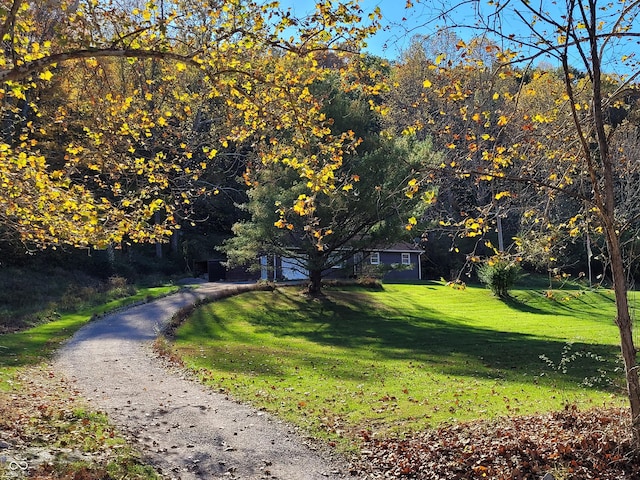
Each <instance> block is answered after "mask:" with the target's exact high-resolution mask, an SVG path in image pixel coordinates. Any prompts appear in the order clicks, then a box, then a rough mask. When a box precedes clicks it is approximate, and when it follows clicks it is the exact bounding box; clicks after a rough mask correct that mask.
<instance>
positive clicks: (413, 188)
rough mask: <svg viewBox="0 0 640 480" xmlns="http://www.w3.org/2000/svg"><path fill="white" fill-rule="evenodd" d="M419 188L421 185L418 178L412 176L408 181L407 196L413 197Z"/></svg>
mask: <svg viewBox="0 0 640 480" xmlns="http://www.w3.org/2000/svg"><path fill="white" fill-rule="evenodd" d="M419 188H420V186H419V184H418V180H417V179H415V178H412V179H410V180H409V181H408V182H407V189H406V191H405V195H406V196H407V198H413V196H414V195H415V194H416V193H417V192H418V189H419Z"/></svg>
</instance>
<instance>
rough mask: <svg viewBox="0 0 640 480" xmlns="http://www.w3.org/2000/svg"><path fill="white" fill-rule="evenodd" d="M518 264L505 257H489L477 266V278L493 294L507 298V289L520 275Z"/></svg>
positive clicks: (509, 288)
mask: <svg viewBox="0 0 640 480" xmlns="http://www.w3.org/2000/svg"><path fill="white" fill-rule="evenodd" d="M520 271H521V269H520V264H518V263H517V262H514V261H512V260H508V259H506V258H491V259H489V260H488V261H487V262H486V263H483V264H482V265H480V267H478V278H479V279H480V281H481V282H482V283H484V284H485V285H486V286H488V287H489V288H490V289H491V291H492V292H493V294H494V295H496V296H497V297H500V298H509V290H511V288H512V287H513V285H514V284H515V283H516V281H517V280H518V278H519V277H520Z"/></svg>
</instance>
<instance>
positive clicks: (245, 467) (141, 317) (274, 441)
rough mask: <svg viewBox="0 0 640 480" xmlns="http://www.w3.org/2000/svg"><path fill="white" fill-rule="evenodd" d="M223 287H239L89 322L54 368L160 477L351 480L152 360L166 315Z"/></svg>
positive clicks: (284, 428) (318, 455) (259, 415)
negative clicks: (128, 438) (132, 442)
mask: <svg viewBox="0 0 640 480" xmlns="http://www.w3.org/2000/svg"><path fill="white" fill-rule="evenodd" d="M231 288H238V286H237V285H231V284H224V283H215V284H214V283H208V284H203V285H201V286H200V287H199V288H197V289H193V290H186V291H182V292H179V293H176V294H173V295H170V296H167V297H164V298H161V299H158V300H155V301H153V302H150V303H147V304H144V305H139V306H136V307H133V308H130V309H127V310H124V311H122V312H119V313H113V314H110V315H108V316H106V317H104V318H101V319H99V320H96V321H93V322H91V323H89V324H88V325H86V326H85V327H84V328H82V329H81V330H80V331H79V332H77V334H76V335H75V336H74V337H73V338H72V339H71V340H70V341H69V342H68V343H67V344H66V345H65V346H64V348H62V349H61V350H60V352H59V354H58V356H57V358H56V360H55V367H56V368H57V369H58V370H59V371H60V372H61V373H63V374H64V375H65V376H66V377H67V378H68V379H69V380H71V381H72V382H74V384H75V385H74V387H75V388H76V389H78V390H80V391H81V393H82V394H83V395H84V397H85V398H87V400H88V401H89V402H90V404H91V405H92V406H93V407H95V408H99V409H101V410H104V411H105V412H106V413H107V414H108V415H109V417H110V418H111V421H112V422H113V423H114V424H116V425H118V426H119V428H120V429H121V430H122V431H123V432H124V433H125V434H128V435H129V436H131V437H132V438H133V439H134V440H135V441H136V444H137V447H138V448H139V449H140V450H141V451H142V453H143V454H144V455H145V456H146V458H147V459H148V460H149V462H150V463H152V464H153V465H156V466H157V467H159V468H160V469H161V471H162V473H163V474H164V475H165V476H167V477H169V478H174V479H182V480H191V479H203V478H205V479H216V478H221V479H222V478H225V479H227V478H232V479H246V480H252V479H282V480H297V479H300V480H314V479H343V478H351V477H349V475H348V474H347V467H346V462H345V461H344V459H342V458H340V457H338V456H335V455H331V454H330V452H328V451H324V450H322V451H321V450H317V449H314V448H313V443H312V442H310V441H308V440H306V439H304V438H303V437H301V436H299V435H298V434H297V433H296V432H295V430H294V429H293V428H292V427H290V426H288V425H286V424H284V423H282V422H280V421H278V420H277V419H275V418H273V417H271V416H270V415H267V414H264V413H263V412H258V411H256V410H255V409H252V408H250V407H247V406H245V405H242V404H239V403H237V402H234V401H232V400H230V399H228V398H227V397H226V396H225V395H222V394H219V393H215V392H212V391H210V390H208V389H206V388H205V387H203V386H202V385H200V384H199V383H196V382H194V381H190V380H189V379H188V378H185V375H184V372H182V371H180V370H179V369H175V368H168V367H167V366H166V365H163V362H162V361H161V360H160V359H158V358H156V357H155V356H154V354H153V352H152V350H151V343H152V341H153V340H154V339H155V337H156V334H157V332H158V330H159V327H160V326H161V325H162V324H163V323H164V322H166V321H167V320H168V319H169V318H170V317H171V316H172V315H173V313H175V312H176V311H177V310H178V309H180V308H182V307H184V306H187V305H189V304H190V303H193V302H195V301H197V300H198V299H200V298H204V297H207V296H217V295H220V294H221V292H224V291H225V290H228V289H231ZM240 288H243V287H240ZM245 288H247V289H248V288H250V286H247V287H245Z"/></svg>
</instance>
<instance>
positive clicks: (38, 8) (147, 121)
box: [0, 0, 379, 246]
mask: <svg viewBox="0 0 640 480" xmlns="http://www.w3.org/2000/svg"><path fill="white" fill-rule="evenodd" d="M378 19H379V12H377V11H375V12H372V13H371V15H370V16H369V17H366V18H363V14H362V11H361V10H360V8H359V5H358V3H357V2H356V1H346V2H339V3H338V4H334V3H333V2H329V1H320V2H318V4H317V6H316V9H315V12H314V13H312V14H311V15H309V16H307V17H305V18H294V17H293V16H292V15H291V13H290V12H289V11H286V10H283V9H280V8H279V6H278V3H277V2H271V3H258V2H254V1H251V0H236V1H232V2H211V1H208V0H158V1H153V0H149V1H142V0H140V1H133V0H132V1H123V2H117V3H116V2H108V1H105V2H101V1H94V0H80V1H78V0H47V1H44V2H41V1H38V2H36V1H33V0H13V1H10V2H5V4H4V5H3V6H2V7H0V37H1V38H2V41H3V47H4V48H3V50H2V52H0V82H2V88H1V89H0V94H1V95H2V98H1V101H2V103H1V108H2V120H3V124H4V125H11V128H9V129H7V128H5V129H3V137H2V139H1V143H0V171H1V173H0V182H2V185H3V188H2V190H1V193H0V212H1V213H0V223H2V226H3V230H4V231H5V232H7V235H14V236H17V237H18V238H19V239H20V240H21V241H22V242H24V243H26V244H30V245H35V246H47V245H57V244H61V243H68V244H72V245H98V246H104V245H107V244H109V243H112V242H116V243H117V242H119V241H121V240H126V241H156V240H159V239H163V238H166V237H167V236H169V235H170V234H171V233H172V231H173V230H174V229H175V228H177V227H178V224H177V222H176V221H175V215H176V212H177V209H178V208H179V206H182V205H184V203H185V202H184V200H186V201H189V199H190V198H192V197H193V196H194V195H199V194H201V193H202V190H201V189H200V187H201V186H202V185H197V180H198V179H199V178H201V175H202V171H203V169H205V168H206V166H207V164H208V163H211V162H215V161H216V156H217V153H218V152H221V151H224V150H225V149H228V148H229V146H230V145H231V146H233V145H251V147H252V149H253V150H254V151H255V152H256V153H257V154H258V156H259V158H260V164H264V165H268V164H270V163H272V162H277V161H281V160H282V159H284V158H287V157H288V156H289V153H290V151H291V150H290V148H291V147H290V146H283V145H280V144H279V143H278V142H277V141H274V139H275V138H276V137H277V136H274V135H273V132H277V131H279V130H285V129H286V130H288V132H289V134H290V135H291V139H292V142H291V145H296V148H304V146H305V145H306V146H309V145H314V146H315V145H317V144H323V143H325V140H324V137H325V136H326V132H327V126H326V124H325V120H324V119H323V117H322V114H321V113H320V103H319V102H318V100H317V99H316V98H314V97H313V95H311V93H310V91H309V87H310V85H312V84H313V83H314V82H316V81H317V80H318V79H322V78H323V77H324V76H325V75H326V74H327V72H328V69H327V68H325V67H323V66H321V65H320V64H319V62H318V61H317V57H318V54H319V52H323V51H334V52H335V53H336V55H337V56H338V57H340V56H343V55H352V54H353V53H357V52H359V51H360V47H361V45H362V43H363V41H364V39H365V38H366V36H367V35H368V34H370V33H371V32H373V31H375V29H376V26H377V21H378ZM148 59H154V60H155V63H153V65H154V66H153V67H152V66H149V62H148V61H146V60H148ZM127 63H130V64H131V65H132V66H131V67H130V68H132V69H136V68H137V66H140V68H141V69H146V68H150V69H152V70H153V69H155V71H154V72H153V75H151V76H150V77H149V78H147V81H146V82H144V83H142V84H138V85H132V84H129V85H127V86H126V88H124V89H122V90H117V89H115V88H114V85H113V84H112V83H109V82H106V81H104V80H105V78H107V77H108V76H109V75H111V74H113V73H114V72H115V73H117V72H124V71H125V70H126V69H127V68H128V67H127V66H126V64H127ZM141 65H142V66H141ZM345 65H347V64H345ZM348 65H353V63H349V64H348ZM83 66H86V67H88V68H86V69H85V70H84V71H83V70H82V67H83ZM91 71H97V74H96V75H95V76H93V77H90V73H91ZM103 74H104V75H103ZM87 79H88V80H90V82H93V83H98V84H99V88H94V89H92V90H91V91H92V93H95V94H96V95H95V96H92V97H90V98H83V97H82V92H81V89H82V88H84V87H83V84H82V83H80V81H81V80H82V81H84V80H87ZM52 85H59V86H60V88H62V87H63V86H64V87H65V88H71V91H75V92H77V94H76V95H75V99H76V100H77V101H78V102H82V103H84V104H85V105H87V104H90V106H89V108H86V109H72V110H74V111H75V113H74V114H73V115H71V114H70V112H69V111H68V110H69V109H67V108H65V105H59V106H58V108H56V109H51V110H49V109H47V108H43V106H44V103H43V99H44V96H43V95H42V93H43V92H44V90H45V89H46V88H49V87H50V86H52ZM196 85H197V91H196V90H193V89H190V88H189V86H196ZM163 88H164V92H162V89H163ZM163 94H164V95H165V97H164V101H165V102H169V103H168V104H167V103H165V105H167V109H165V110H163V111H161V112H158V110H157V108H158V107H159V106H160V104H161V103H160V102H159V101H158V100H159V99H158V97H159V96H161V95H163ZM71 97H73V95H72V96H71ZM71 97H70V98H71ZM194 97H197V98H198V99H207V100H208V101H209V102H213V103H217V104H218V105H219V107H218V109H217V112H218V113H220V114H221V115H220V117H218V118H215V119H211V120H212V121H214V122H216V123H217V124H219V125H224V128H222V129H221V132H218V133H219V134H218V135H215V134H211V135H210V138H209V139H208V142H207V144H206V145H202V144H198V145H191V144H190V143H188V142H186V141H185V142H181V143H178V145H173V146H171V149H170V150H171V151H170V152H169V151H168V150H167V149H166V148H165V149H157V148H154V149H152V150H149V149H147V148H144V145H143V144H145V143H146V144H148V143H149V140H148V139H149V138H158V137H160V138H161V137H162V136H163V135H164V136H165V138H168V137H169V135H168V131H167V129H168V128H170V127H175V124H176V122H177V121H181V122H187V121H191V122H197V120H198V119H197V116H198V114H199V112H200V114H201V113H202V112H201V111H200V110H199V109H196V108H193V107H194V102H195V98H194ZM200 103H201V104H202V102H200ZM87 106H88V105H87ZM81 110H84V115H82V114H80V111H81ZM98 115H99V116H98ZM95 120H98V122H96V121H95ZM72 124H73V125H74V129H76V130H78V129H79V131H80V132H82V133H83V138H82V141H77V140H78V138H77V137H76V138H74V141H73V142H72V141H71V139H69V140H70V141H69V142H68V143H67V144H65V145H58V147H59V148H58V152H57V153H55V152H50V151H49V152H45V151H44V149H43V148H42V145H41V143H40V140H41V138H42V137H47V136H49V133H48V132H49V129H51V130H54V128H55V129H56V130H60V128H58V127H59V126H71V125H72ZM53 125H55V126H56V127H53ZM107 133H108V134H109V136H110V137H111V138H109V139H107V137H106V136H105V135H106V134H107ZM107 140H109V141H108V142H107ZM342 140H343V141H342ZM349 141H350V140H349V139H348V138H344V139H335V138H334V139H332V141H331V142H330V143H326V146H325V148H326V149H327V150H328V151H333V152H334V155H327V156H325V157H324V160H325V161H327V162H328V163H327V164H318V163H308V162H304V163H301V164H298V165H296V166H295V167H294V168H297V170H298V171H299V172H305V175H307V176H308V177H309V181H310V183H311V184H312V186H313V188H317V189H320V190H322V189H325V188H331V187H330V184H331V181H330V177H328V176H327V175H326V172H330V171H331V170H332V169H334V168H337V167H338V166H339V164H340V162H341V157H342V152H343V151H345V149H348V142H349ZM48 146H49V147H50V146H51V143H49V145H48ZM112 153H115V155H112ZM169 153H170V155H169ZM196 158H197V159H198V160H200V161H195V159H196ZM309 160H310V159H309ZM169 174H171V176H172V177H173V178H174V179H176V178H180V179H182V180H181V187H180V188H179V189H178V190H176V189H175V188H171V189H168V188H167V187H168V186H169V185H168V183H167V182H168V180H169V179H168V178H167V176H168V175H169ZM170 183H171V182H170ZM174 185H175V184H174ZM154 219H155V220H154Z"/></svg>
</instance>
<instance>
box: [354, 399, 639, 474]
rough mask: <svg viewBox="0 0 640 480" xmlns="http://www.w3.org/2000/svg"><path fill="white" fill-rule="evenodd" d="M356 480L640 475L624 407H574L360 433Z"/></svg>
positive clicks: (355, 468)
mask: <svg viewBox="0 0 640 480" xmlns="http://www.w3.org/2000/svg"><path fill="white" fill-rule="evenodd" d="M362 437H363V440H364V443H363V451H362V455H361V457H360V458H359V459H358V460H357V461H356V462H354V463H353V465H352V475H354V476H357V477H358V478H361V479H382V478H411V479H424V480H427V479H438V480H444V479H476V478H491V479H536V480H538V479H540V478H542V477H543V476H544V475H545V473H547V472H549V473H551V474H552V475H554V476H555V478H563V479H600V480H609V479H611V480H613V479H616V480H619V479H621V478H640V455H638V454H637V453H634V452H633V450H632V448H631V444H630V441H629V440H630V437H629V418H628V412H627V411H626V410H624V409H597V410H589V411H584V412H580V411H578V410H577V409H576V408H574V407H567V409H566V410H565V411H562V412H554V413H549V414H545V415H539V416H527V417H511V418H505V419H501V420H499V421H495V422H489V421H477V422H472V423H466V424H453V425H447V426H443V427H441V428H438V429H435V430H432V431H428V432H424V433H420V434H415V435H413V436H410V437H407V438H405V439H374V438H373V437H372V435H371V434H370V432H362Z"/></svg>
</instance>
